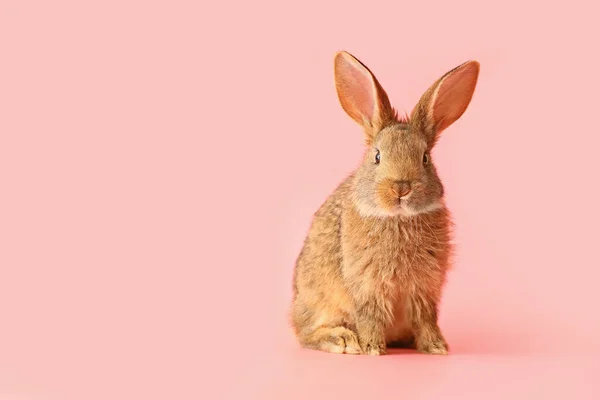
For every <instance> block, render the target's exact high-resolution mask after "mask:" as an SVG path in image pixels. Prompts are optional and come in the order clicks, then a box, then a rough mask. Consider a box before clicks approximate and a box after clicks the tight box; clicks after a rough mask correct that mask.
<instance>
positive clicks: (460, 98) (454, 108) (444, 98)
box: [432, 61, 479, 132]
mask: <svg viewBox="0 0 600 400" xmlns="http://www.w3.org/2000/svg"><path fill="white" fill-rule="evenodd" d="M478 75H479V63H477V62H475V61H471V62H468V63H465V64H463V65H461V66H460V67H458V68H456V69H455V70H453V71H451V72H449V73H448V74H447V75H446V77H444V78H443V79H442V81H441V82H440V85H439V86H438V88H437V90H436V91H435V92H434V103H433V105H432V112H433V119H434V121H435V124H436V129H437V130H438V131H439V132H441V131H443V130H444V129H446V128H447V127H448V126H450V125H451V124H452V123H454V122H455V121H456V120H457V119H459V118H460V117H461V115H463V113H464V112H465V111H466V109H467V107H468V106H469V103H470V102H471V98H472V97H473V92H474V91H475V85H476V84H477V77H478Z"/></svg>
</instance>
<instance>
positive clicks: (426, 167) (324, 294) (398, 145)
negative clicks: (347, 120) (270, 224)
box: [291, 52, 479, 355]
mask: <svg viewBox="0 0 600 400" xmlns="http://www.w3.org/2000/svg"><path fill="white" fill-rule="evenodd" d="M478 75H479V63H478V62H476V61H470V62H467V63H464V64H462V65H460V66H458V67H456V68H454V69H453V70H451V71H450V72H448V73H446V74H445V75H444V76H442V77H441V78H440V79H438V80H437V81H436V82H435V83H434V84H433V85H432V86H431V87H430V88H429V89H428V90H427V91H426V92H425V94H424V95H423V96H422V97H421V100H420V101H419V103H418V104H417V106H416V107H415V108H414V110H413V111H412V113H411V115H410V118H408V117H405V118H399V117H398V115H397V112H396V111H395V110H394V109H393V108H392V106H391V105H390V101H389V100H388V96H387V94H386V93H385V91H384V90H383V88H382V87H381V85H380V84H379V82H378V81H377V79H376V78H375V76H374V75H373V74H372V73H371V71H370V70H369V69H368V68H367V67H366V66H365V65H364V64H362V63H361V62H360V61H358V60H357V59H356V58H354V57H353V56H352V55H350V54H348V53H347V52H340V53H338V54H337V55H336V56H335V83H336V89H337V94H338V97H339V100H340V103H341V105H342V108H343V109H344V110H345V111H346V113H347V114H348V115H349V116H350V117H351V118H352V119H353V120H354V121H356V122H357V123H359V124H360V125H361V126H362V127H363V129H364V133H365V138H366V145H367V149H366V152H365V155H364V159H363V162H362V164H361V165H360V167H358V169H356V171H355V172H354V173H352V174H351V175H350V176H349V177H348V178H347V179H346V180H345V181H344V182H343V183H341V184H340V185H339V186H338V188H337V189H336V190H335V192H334V193H333V194H332V195H331V196H330V197H329V198H328V199H327V200H326V201H325V203H324V204H323V205H322V206H321V208H320V209H319V210H318V211H317V212H316V214H315V215H314V219H313V222H312V225H311V228H310V232H309V234H308V237H307V238H306V240H305V242H304V247H303V249H302V251H301V252H300V255H299V257H298V259H297V262H296V268H295V271H294V296H293V303H292V309H291V316H292V323H293V326H294V329H295V333H296V335H297V337H298V339H299V341H300V343H301V344H302V346H303V347H306V348H311V349H317V350H323V351H328V352H332V353H348V354H370V355H380V354H384V353H385V352H386V347H387V346H390V347H412V348H416V349H417V350H419V351H420V352H423V353H427V354H447V352H448V345H447V343H446V341H445V339H444V337H443V335H442V333H441V331H440V328H439V327H438V322H437V320H438V304H439V301H440V297H441V291H442V287H443V285H444V282H445V278H446V272H447V270H448V268H449V262H450V255H451V250H452V248H451V245H450V239H451V225H452V224H451V219H450V214H449V212H448V210H447V209H446V206H445V204H444V201H443V194H444V189H443V186H442V183H441V182H440V179H439V177H438V175H437V173H436V169H435V167H434V165H433V162H432V159H431V149H432V148H433V146H434V145H435V143H436V141H437V139H438V137H439V135H440V133H441V132H442V131H443V130H444V129H446V128H447V127H448V126H450V125H451V124H452V123H453V122H454V121H456V120H457V119H458V118H460V116H461V115H462V114H463V113H464V111H465V110H466V108H467V106H468V105H469V103H470V101H471V98H472V96H473V92H474V90H475V85H476V83H477V78H478Z"/></svg>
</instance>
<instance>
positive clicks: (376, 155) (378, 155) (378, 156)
mask: <svg viewBox="0 0 600 400" xmlns="http://www.w3.org/2000/svg"><path fill="white" fill-rule="evenodd" d="M380 161H381V154H380V153H379V150H377V153H376V154H375V164H379V162H380Z"/></svg>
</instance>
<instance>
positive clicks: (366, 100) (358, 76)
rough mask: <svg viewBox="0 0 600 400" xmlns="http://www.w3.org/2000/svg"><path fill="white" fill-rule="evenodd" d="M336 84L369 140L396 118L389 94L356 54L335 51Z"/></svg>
mask: <svg viewBox="0 0 600 400" xmlns="http://www.w3.org/2000/svg"><path fill="white" fill-rule="evenodd" d="M334 69H335V88H336V90H337V95H338V98H339V100H340V103H341V105H342V108H343V109H344V111H346V114H348V115H349V116H350V118H352V119H353V120H354V121H356V122H357V123H359V124H360V125H362V127H363V128H364V130H365V135H366V139H367V140H366V141H367V144H371V142H372V140H373V137H374V136H375V135H376V134H377V133H378V132H379V131H380V130H381V129H383V128H384V127H385V126H387V125H388V124H391V123H393V122H394V121H396V112H395V111H394V109H393V108H392V106H391V105H390V101H389V99H388V96H387V94H386V93H385V91H384V90H383V88H382V87H381V85H380V84H379V82H378V81H377V79H376V78H375V76H374V75H373V73H371V71H370V70H369V69H368V68H367V67H366V66H365V65H364V64H362V63H361V62H360V61H358V60H357V59H356V58H355V57H354V56H352V55H350V54H349V53H347V52H345V51H342V52H339V53H337V54H336V55H335V68H334Z"/></svg>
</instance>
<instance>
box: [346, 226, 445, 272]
mask: <svg viewBox="0 0 600 400" xmlns="http://www.w3.org/2000/svg"><path fill="white" fill-rule="evenodd" d="M412 222H413V223H407V224H402V225H400V224H399V225H397V226H390V227H385V229H380V230H372V231H369V232H367V234H366V236H365V237H364V239H363V240H361V242H362V243H361V245H359V246H353V247H352V251H351V253H353V254H351V258H352V259H353V261H354V262H355V263H356V264H357V265H356V267H358V268H360V269H362V270H365V271H367V270H371V271H372V272H373V273H374V274H375V275H377V276H380V277H382V278H383V279H392V280H400V281H407V280H410V279H411V277H416V276H419V275H422V274H423V273H426V272H427V270H429V269H432V268H433V269H436V268H437V264H438V259H437V257H436V256H437V255H438V254H439V253H440V251H441V250H442V248H443V244H442V243H441V242H439V240H438V239H436V236H435V233H432V232H431V231H427V230H426V227H425V226H424V225H422V224H419V223H418V222H417V221H412ZM415 275H416V276H415Z"/></svg>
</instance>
